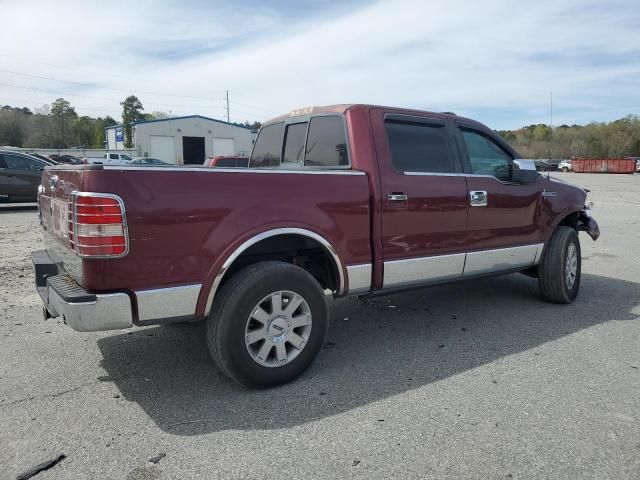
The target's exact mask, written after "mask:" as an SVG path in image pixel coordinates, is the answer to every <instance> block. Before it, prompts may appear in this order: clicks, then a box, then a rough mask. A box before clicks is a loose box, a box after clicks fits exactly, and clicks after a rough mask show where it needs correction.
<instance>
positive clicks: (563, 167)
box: [558, 160, 571, 172]
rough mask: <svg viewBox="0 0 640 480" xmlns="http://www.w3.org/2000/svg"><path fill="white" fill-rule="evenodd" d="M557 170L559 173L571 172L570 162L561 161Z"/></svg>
mask: <svg viewBox="0 0 640 480" xmlns="http://www.w3.org/2000/svg"><path fill="white" fill-rule="evenodd" d="M558 170H560V171H561V172H570V171H571V160H562V161H561V162H560V163H559V164H558Z"/></svg>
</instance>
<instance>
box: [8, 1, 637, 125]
mask: <svg viewBox="0 0 640 480" xmlns="http://www.w3.org/2000/svg"><path fill="white" fill-rule="evenodd" d="M352 10H353V11H352V12H349V11H347V10H346V9H345V8H342V9H340V10H328V11H325V12H320V13H316V14H313V15H311V14H307V15H297V16H296V15H292V14H288V15H281V14H279V12H278V11H276V10H273V9H267V8H250V7H249V6H245V7H225V6H223V5H220V6H212V5H210V4H209V3H203V4H199V5H197V6H188V5H187V4H182V3H167V4H162V5H158V4H157V2H144V3H139V2H119V1H116V2H114V1H110V2H107V3H105V2H100V3H98V2H95V3H93V2H22V3H17V2H16V3H11V4H7V3H2V4H0V18H3V19H5V20H7V19H9V21H7V22H6V23H5V25H4V26H3V29H1V30H0V45H3V47H2V50H0V69H5V70H13V71H17V72H25V73H32V74H37V75H42V76H47V77H53V78H64V79H69V80H75V81H78V82H87V83H96V84H98V86H96V87H94V88H84V87H82V86H78V85H75V86H74V85H69V84H63V83H56V82H52V81H47V80H42V79H36V78H29V77H19V76H16V75H12V74H9V73H3V72H0V83H9V84H14V85H20V86H23V87H29V88H41V89H47V90H55V91H61V92H67V93H68V94H71V93H75V94H78V95H86V96H91V97H101V98H100V99H97V98H96V99H94V98H83V97H74V96H71V95H68V96H67V98H69V99H70V100H71V101H72V103H74V104H75V105H77V109H78V111H80V112H84V113H87V114H91V115H96V114H97V113H99V110H100V109H103V108H105V109H106V108H108V109H109V110H110V112H106V111H105V113H111V114H112V115H116V114H117V113H118V111H119V109H120V107H119V105H118V100H119V99H120V98H122V97H123V96H124V95H125V93H124V92H128V91H131V92H162V93H167V94H173V95H186V96H192V97H200V98H198V99H195V98H176V97H170V96H159V95H150V94H145V93H140V94H139V97H140V98H141V100H142V101H143V103H144V104H145V106H146V110H148V111H151V110H165V111H168V110H171V111H172V112H173V113H176V114H188V113H200V114H204V115H211V116H216V117H222V116H223V114H224V112H223V109H222V107H223V101H222V97H223V95H224V90H225V89H227V88H228V89H229V90H230V92H231V94H230V95H231V100H232V103H231V114H232V120H245V119H247V120H253V119H259V120H264V119H266V118H268V117H270V116H273V115H276V114H278V113H282V112H286V111H289V110H291V109H293V108H296V107H300V106H305V105H314V104H315V105H321V104H330V103H345V102H367V103H376V104H389V105H401V106H409V107H415V108H425V109H434V110H453V111H456V112H459V113H468V114H471V115H473V116H475V117H476V118H478V119H479V120H481V121H485V122H487V123H489V124H490V125H491V126H493V127H496V128H505V127H516V126H519V125H522V124H526V123H533V122H536V123H537V122H542V121H545V120H546V119H547V118H548V113H547V112H548V99H549V92H550V91H551V90H553V92H554V100H555V110H556V118H557V122H556V123H562V122H566V123H574V122H586V121H590V120H607V119H612V118H617V117H620V116H623V115H626V114H628V113H640V93H639V92H640V88H639V87H640V81H638V80H637V79H638V78H640V36H638V35H637V25H638V24H640V8H638V7H637V5H636V2H635V1H616V2H606V3H605V2H593V1H592V2H589V1H584V0H567V1H564V2H553V1H546V0H545V1H539V2H535V3H531V2H512V1H492V2H476V1H470V0H469V1H457V2H448V3H444V2H426V1H417V0H416V1H414V0H401V1H393V2H380V3H375V4H371V5H368V6H363V7H352ZM7 46H8V48H7ZM104 87H109V88H113V89H121V90H122V91H114V90H109V89H105V88H104ZM56 96H59V95H56V94H53V93H44V92H37V91H33V90H24V89H22V90H21V89H19V88H15V87H6V86H2V85H0V102H3V103H13V104H16V103H18V102H10V101H7V100H6V98H16V99H28V100H31V101H32V102H34V103H35V104H37V103H42V102H45V101H46V102H50V101H51V100H52V99H53V98H55V97H56ZM110 99H113V100H110ZM83 109H85V110H83Z"/></svg>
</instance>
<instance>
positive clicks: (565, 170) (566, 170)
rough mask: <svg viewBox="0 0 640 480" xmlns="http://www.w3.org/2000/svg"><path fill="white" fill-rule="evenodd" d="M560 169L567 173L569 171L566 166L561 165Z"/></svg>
mask: <svg viewBox="0 0 640 480" xmlns="http://www.w3.org/2000/svg"><path fill="white" fill-rule="evenodd" d="M560 170H562V172H563V173H567V172H568V171H569V169H568V168H567V167H562V168H561V169H560Z"/></svg>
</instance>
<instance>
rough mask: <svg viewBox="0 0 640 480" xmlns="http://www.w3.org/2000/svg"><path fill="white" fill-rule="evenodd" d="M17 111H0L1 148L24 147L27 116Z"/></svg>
mask: <svg viewBox="0 0 640 480" xmlns="http://www.w3.org/2000/svg"><path fill="white" fill-rule="evenodd" d="M16 110H17V109H16ZM16 110H13V109H11V108H4V107H3V108H2V110H0V146H5V145H6V146H12V147H22V146H23V144H24V142H25V138H26V122H25V121H24V118H23V117H24V116H25V114H24V113H22V112H20V111H19V110H17V111H16Z"/></svg>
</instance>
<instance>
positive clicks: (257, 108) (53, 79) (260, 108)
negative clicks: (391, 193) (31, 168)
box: [0, 68, 277, 115]
mask: <svg viewBox="0 0 640 480" xmlns="http://www.w3.org/2000/svg"><path fill="white" fill-rule="evenodd" d="M0 72H4V73H9V74H11V75H19V76H22V77H31V78H39V79H41V80H48V81H53V82H60V83H68V84H71V85H80V86H83V87H89V88H101V89H103V90H111V91H114V92H124V93H138V94H143V95H156V96H159V97H175V98H191V99H195V100H214V101H218V100H219V99H218V98H214V97H197V96H194V95H177V94H172V93H160V92H148V91H144V90H137V89H133V90H125V89H121V88H114V87H106V86H103V85H97V84H92V83H86V82H77V81H74V80H64V79H61V78H54V77H46V76H44V75H34V74H32V73H24V72H16V71H15V70H7V69H4V68H0ZM54 93H55V92H54ZM77 96H78V95H77ZM227 96H228V92H227ZM96 98H97V97H96ZM109 100H115V99H109ZM145 103H149V104H155V105H169V106H173V105H174V104H162V103H157V102H145ZM231 103H233V104H236V105H241V106H244V107H247V108H250V109H253V110H262V111H263V112H268V113H269V114H270V115H277V114H276V113H274V112H273V111H271V110H268V109H265V108H263V107H257V106H254V105H248V104H245V103H240V102H236V101H233V102H231ZM175 106H183V107H189V108H193V106H192V105H175ZM209 108H223V107H209ZM227 110H228V109H227Z"/></svg>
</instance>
